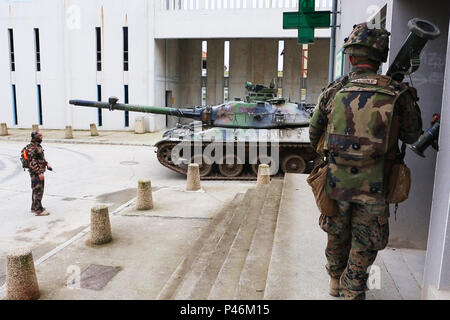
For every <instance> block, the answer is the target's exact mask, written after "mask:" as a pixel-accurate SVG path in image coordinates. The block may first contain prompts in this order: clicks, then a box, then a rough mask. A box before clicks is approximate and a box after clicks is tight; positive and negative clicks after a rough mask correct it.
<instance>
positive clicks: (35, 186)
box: [27, 136, 47, 214]
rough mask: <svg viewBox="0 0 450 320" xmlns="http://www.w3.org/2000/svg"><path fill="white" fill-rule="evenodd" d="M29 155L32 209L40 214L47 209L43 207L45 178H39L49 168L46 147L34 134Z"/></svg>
mask: <svg viewBox="0 0 450 320" xmlns="http://www.w3.org/2000/svg"><path fill="white" fill-rule="evenodd" d="M27 150H28V157H29V169H28V172H29V173H30V178H31V190H32V204H31V211H33V212H35V213H37V214H39V213H41V212H43V211H44V210H45V208H44V207H42V203H41V202H42V197H43V195H44V180H40V179H39V175H40V174H41V173H42V174H43V173H44V172H45V170H46V169H47V161H45V156H44V149H43V148H42V146H41V140H40V139H39V138H38V137H36V136H34V137H33V138H32V139H31V143H30V144H29V145H28V146H27Z"/></svg>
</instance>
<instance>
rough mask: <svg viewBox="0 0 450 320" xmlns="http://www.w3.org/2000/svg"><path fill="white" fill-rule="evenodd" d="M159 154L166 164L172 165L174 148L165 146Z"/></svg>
mask: <svg viewBox="0 0 450 320" xmlns="http://www.w3.org/2000/svg"><path fill="white" fill-rule="evenodd" d="M158 154H159V155H160V157H161V159H162V160H163V161H164V162H165V163H170V164H172V146H170V145H168V146H163V147H161V149H159V150H158Z"/></svg>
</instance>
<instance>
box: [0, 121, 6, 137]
mask: <svg viewBox="0 0 450 320" xmlns="http://www.w3.org/2000/svg"><path fill="white" fill-rule="evenodd" d="M0 126H1V129H0V136H7V135H8V126H7V125H6V123H2V124H0Z"/></svg>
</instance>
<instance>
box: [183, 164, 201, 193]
mask: <svg viewBox="0 0 450 320" xmlns="http://www.w3.org/2000/svg"><path fill="white" fill-rule="evenodd" d="M200 188H201V187H200V170H199V165H198V163H190V164H189V166H188V172H187V185H186V190H187V191H197V190H200Z"/></svg>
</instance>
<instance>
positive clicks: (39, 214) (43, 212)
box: [34, 210, 50, 216]
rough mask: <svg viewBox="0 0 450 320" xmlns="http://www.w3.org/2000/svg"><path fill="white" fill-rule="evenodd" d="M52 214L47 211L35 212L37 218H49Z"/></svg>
mask: <svg viewBox="0 0 450 320" xmlns="http://www.w3.org/2000/svg"><path fill="white" fill-rule="evenodd" d="M49 214H50V213H49V212H48V211H47V210H44V211H42V212H39V213H38V212H35V213H34V215H35V216H48V215H49Z"/></svg>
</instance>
